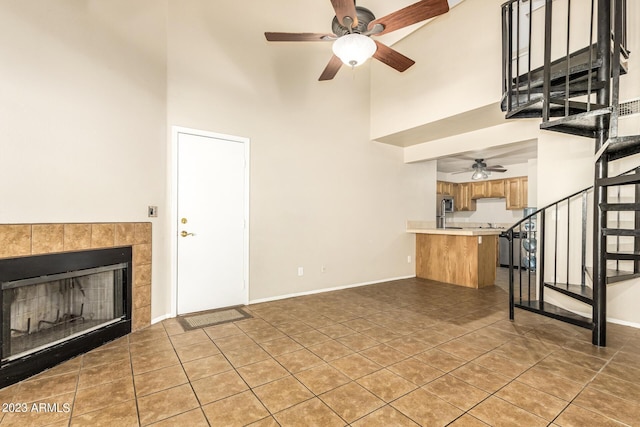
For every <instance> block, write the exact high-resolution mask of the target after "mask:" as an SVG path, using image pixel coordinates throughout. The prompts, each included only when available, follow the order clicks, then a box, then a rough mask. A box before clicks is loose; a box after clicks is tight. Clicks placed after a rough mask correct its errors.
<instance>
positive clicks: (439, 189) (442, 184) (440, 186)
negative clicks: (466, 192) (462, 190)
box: [436, 181, 455, 196]
mask: <svg viewBox="0 0 640 427" xmlns="http://www.w3.org/2000/svg"><path fill="white" fill-rule="evenodd" d="M454 188H455V184H454V183H453V182H447V181H437V182H436V193H437V194H442V195H444V196H455V194H454Z"/></svg>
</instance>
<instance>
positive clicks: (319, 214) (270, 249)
mask: <svg viewBox="0 0 640 427" xmlns="http://www.w3.org/2000/svg"><path fill="white" fill-rule="evenodd" d="M221 7H222V6H221V5H220V4H219V3H214V2H210V1H206V0H192V1H189V2H183V1H180V2H178V1H172V2H170V3H169V16H170V19H169V33H168V40H169V51H168V52H169V54H168V58H169V60H168V82H169V85H168V120H169V124H170V125H180V126H187V127H191V128H199V129H204V130H208V131H213V132H220V133H225V134H232V135H239V136H243V137H248V138H250V139H251V150H252V152H251V197H250V204H251V205H250V216H251V220H250V278H249V279H250V300H252V301H255V300H263V299H269V298H273V297H278V296H283V295H289V294H296V293H302V292H311V291H317V290H320V289H327V288H332V287H338V286H346V285H352V284H356V283H364V282H371V281H378V280H384V279H388V278H394V277H402V276H412V275H414V274H415V267H414V265H413V264H409V263H407V256H408V255H412V257H413V254H414V236H413V235H410V234H407V233H406V232H405V224H406V220H407V219H409V218H412V217H415V216H418V215H419V214H421V213H422V212H423V211H426V203H427V200H428V199H429V198H430V197H431V196H430V193H431V194H434V195H435V183H434V177H435V169H434V168H433V167H431V166H430V165H428V164H421V165H405V164H403V157H402V156H403V153H402V150H401V149H400V148H396V147H391V146H388V145H385V144H379V143H372V142H371V141H370V140H369V72H368V70H367V69H366V67H368V65H364V66H363V67H361V68H359V69H356V70H355V71H354V72H352V71H351V70H349V69H347V68H346V67H345V68H343V69H342V70H340V72H339V73H338V75H337V77H336V78H335V79H334V80H333V81H330V82H318V81H317V78H318V76H319V74H320V73H321V71H322V69H323V68H324V66H325V65H326V62H327V61H328V59H329V57H330V45H329V44H313V43H311V44H310V43H298V44H295V43H294V44H287V43H285V44H278V43H267V42H266V41H265V40H264V35H263V34H262V32H263V31H265V30H274V28H269V27H267V26H266V25H265V24H263V23H260V22H259V20H258V18H257V17H259V16H268V15H269V14H271V13H273V8H272V5H271V4H269V3H268V2H265V3H264V4H262V3H256V4H254V5H252V8H255V10H253V11H252V13H251V15H255V16H256V18H255V19H256V20H257V21H256V22H254V23H253V25H252V23H251V22H244V23H243V30H242V31H238V25H239V23H238V22H237V20H234V19H230V17H240V16H244V15H245V11H246V5H245V4H243V3H242V2H235V3H233V2H227V3H225V5H224V7H223V9H222V10H223V12H224V13H221ZM296 7H300V5H298V6H296ZM261 14H263V15H261ZM248 19H250V18H248ZM245 24H246V25H245ZM275 30H279V28H275ZM231 36H233V38H237V40H231V39H230V37H231ZM432 187H433V188H432ZM322 266H324V267H325V269H326V272H324V273H322V272H321V269H322ZM298 267H304V272H305V274H304V276H302V277H298V276H297V269H298Z"/></svg>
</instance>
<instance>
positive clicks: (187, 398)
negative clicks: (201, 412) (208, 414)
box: [138, 384, 198, 426]
mask: <svg viewBox="0 0 640 427" xmlns="http://www.w3.org/2000/svg"><path fill="white" fill-rule="evenodd" d="M197 407H198V399H196V396H195V394H194V393H193V390H192V389H191V387H190V386H189V384H184V385H181V386H178V387H174V388H170V389H168V390H163V391H159V392H157V393H154V394H150V395H148V396H143V397H140V398H138V411H139V415H140V424H141V425H142V426H146V425H148V424H152V423H155V422H158V421H161V420H164V419H166V418H169V417H172V416H174V415H178V414H181V413H183V412H187V411H190V410H192V409H196V408H197Z"/></svg>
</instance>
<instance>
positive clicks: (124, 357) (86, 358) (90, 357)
mask: <svg viewBox="0 0 640 427" xmlns="http://www.w3.org/2000/svg"><path fill="white" fill-rule="evenodd" d="M130 359H131V354H130V353H129V346H117V347H109V348H106V349H103V348H102V347H98V348H97V349H95V350H92V351H90V352H89V353H86V354H85V355H83V356H82V367H83V368H89V367H92V366H98V365H107V364H110V363H116V362H125V361H129V360H130Z"/></svg>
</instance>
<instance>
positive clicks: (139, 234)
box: [0, 222, 151, 331]
mask: <svg viewBox="0 0 640 427" xmlns="http://www.w3.org/2000/svg"><path fill="white" fill-rule="evenodd" d="M129 245H130V246H132V248H133V259H132V264H133V286H132V288H133V295H132V299H133V307H132V330H133V331H136V330H138V329H142V328H144V327H145V326H149V325H150V324H151V223H150V222H116V223H95V224H92V223H81V224H0V258H14V257H22V256H29V255H42V254H51V253H61V252H74V251H81V250H86V249H104V248H112V247H117V246H129Z"/></svg>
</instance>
